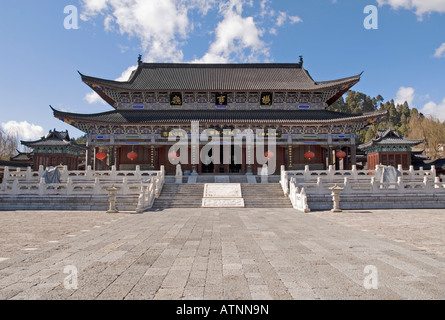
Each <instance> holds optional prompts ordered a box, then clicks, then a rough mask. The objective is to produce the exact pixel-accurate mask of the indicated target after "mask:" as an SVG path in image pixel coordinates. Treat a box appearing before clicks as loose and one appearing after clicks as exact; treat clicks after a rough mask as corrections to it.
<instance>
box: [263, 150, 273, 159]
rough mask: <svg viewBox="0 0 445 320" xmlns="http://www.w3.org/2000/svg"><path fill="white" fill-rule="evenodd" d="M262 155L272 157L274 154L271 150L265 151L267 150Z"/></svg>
mask: <svg viewBox="0 0 445 320" xmlns="http://www.w3.org/2000/svg"><path fill="white" fill-rule="evenodd" d="M264 157H266V158H267V159H272V158H273V157H274V154H273V152H272V151H267V152H266V153H265V154H264Z"/></svg>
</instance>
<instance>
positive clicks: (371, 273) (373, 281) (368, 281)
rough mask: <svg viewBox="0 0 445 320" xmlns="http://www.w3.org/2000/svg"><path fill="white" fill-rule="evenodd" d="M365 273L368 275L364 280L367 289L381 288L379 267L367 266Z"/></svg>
mask: <svg viewBox="0 0 445 320" xmlns="http://www.w3.org/2000/svg"><path fill="white" fill-rule="evenodd" d="M363 273H364V274H365V275H366V276H365V279H364V280H363V286H364V287H365V289H367V290H370V289H378V287H379V276H378V272H377V267H376V266H373V265H367V266H366V267H365V269H364V270H363Z"/></svg>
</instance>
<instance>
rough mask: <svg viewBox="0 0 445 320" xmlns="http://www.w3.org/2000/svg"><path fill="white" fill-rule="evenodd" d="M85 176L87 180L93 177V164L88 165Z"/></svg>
mask: <svg viewBox="0 0 445 320" xmlns="http://www.w3.org/2000/svg"><path fill="white" fill-rule="evenodd" d="M85 178H86V179H87V180H91V179H93V170H92V169H91V166H87V169H86V172H85Z"/></svg>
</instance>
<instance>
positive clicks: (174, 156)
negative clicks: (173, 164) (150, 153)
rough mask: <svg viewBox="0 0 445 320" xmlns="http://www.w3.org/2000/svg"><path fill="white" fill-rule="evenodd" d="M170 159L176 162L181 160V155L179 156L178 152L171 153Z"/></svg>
mask: <svg viewBox="0 0 445 320" xmlns="http://www.w3.org/2000/svg"><path fill="white" fill-rule="evenodd" d="M168 158H169V159H170V160H176V159H178V158H179V155H178V154H177V153H176V152H170V153H169V154H168Z"/></svg>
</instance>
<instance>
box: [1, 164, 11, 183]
mask: <svg viewBox="0 0 445 320" xmlns="http://www.w3.org/2000/svg"><path fill="white" fill-rule="evenodd" d="M9 178H10V173H9V167H8V166H6V167H5V169H4V171H3V182H5V181H6V180H8V179H9Z"/></svg>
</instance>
